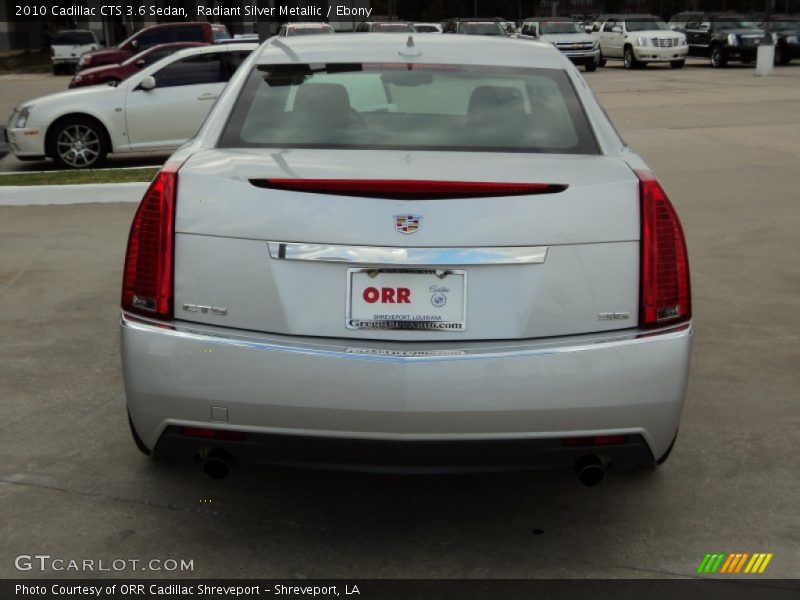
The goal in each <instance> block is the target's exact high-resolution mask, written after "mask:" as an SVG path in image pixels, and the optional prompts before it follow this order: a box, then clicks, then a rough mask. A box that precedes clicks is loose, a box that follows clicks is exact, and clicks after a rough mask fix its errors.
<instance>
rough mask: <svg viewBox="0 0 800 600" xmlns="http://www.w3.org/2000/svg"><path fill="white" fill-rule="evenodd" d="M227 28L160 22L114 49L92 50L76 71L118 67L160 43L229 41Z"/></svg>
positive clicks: (83, 58)
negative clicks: (114, 65)
mask: <svg viewBox="0 0 800 600" xmlns="http://www.w3.org/2000/svg"><path fill="white" fill-rule="evenodd" d="M230 37H231V34H230V33H228V28H227V27H225V25H221V24H219V23H207V22H204V21H196V22H191V23H162V24H160V25H151V26H150V27H145V28H144V29H140V30H139V31H137V32H136V33H134V34H133V35H132V36H131V37H129V38H128V39H127V40H125V41H124V42H120V43H119V44H118V45H117V46H116V47H114V48H105V49H103V50H92V51H91V52H86V53H85V54H83V55H82V56H81V59H80V62H78V70H79V71H81V70H83V69H88V68H89V67H99V66H100V65H109V64H119V63H121V62H122V61H124V60H127V59H128V58H130V57H131V56H133V55H134V54H137V53H139V52H141V51H142V50H147V49H148V48H152V47H153V46H158V45H161V44H171V43H173V42H194V43H197V44H213V43H214V42H215V41H216V40H222V39H228V38H230Z"/></svg>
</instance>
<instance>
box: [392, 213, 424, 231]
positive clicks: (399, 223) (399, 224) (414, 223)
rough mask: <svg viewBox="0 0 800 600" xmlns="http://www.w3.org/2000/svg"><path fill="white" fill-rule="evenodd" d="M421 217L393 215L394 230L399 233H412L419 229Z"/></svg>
mask: <svg viewBox="0 0 800 600" xmlns="http://www.w3.org/2000/svg"><path fill="white" fill-rule="evenodd" d="M421 220H422V215H395V216H394V228H395V229H396V230H397V231H399V232H400V233H414V232H415V231H417V230H418V229H419V222H420V221H421Z"/></svg>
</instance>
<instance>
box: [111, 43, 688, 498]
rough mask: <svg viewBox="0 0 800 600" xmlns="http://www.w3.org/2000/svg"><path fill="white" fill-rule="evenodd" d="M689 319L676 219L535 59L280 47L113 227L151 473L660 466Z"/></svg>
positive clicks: (576, 95) (578, 101)
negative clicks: (126, 234)
mask: <svg viewBox="0 0 800 600" xmlns="http://www.w3.org/2000/svg"><path fill="white" fill-rule="evenodd" d="M690 303H691V299H690V290H689V266H688V261H687V253H686V246H685V242H684V237H683V233H682V230H681V225H680V222H679V220H678V217H677V215H676V213H675V210H674V209H673V207H672V205H671V204H670V201H669V200H668V198H667V196H666V194H665V192H664V190H663V188H662V187H661V185H660V184H659V183H658V180H657V179H656V178H655V177H654V175H653V174H652V173H651V172H650V171H649V170H648V168H647V166H646V165H645V164H644V162H643V161H642V159H641V158H639V157H638V156H637V155H636V154H634V153H633V152H632V151H631V150H630V149H629V148H627V147H626V146H625V145H624V143H623V142H622V141H621V140H620V138H619V137H618V135H617V134H616V133H615V131H614V128H613V127H612V125H611V123H610V122H609V121H608V120H607V118H606V116H605V114H604V113H603V111H602V109H601V108H600V107H599V106H598V104H597V103H596V101H595V99H594V96H593V94H592V92H591V90H590V89H589V87H588V86H587V84H586V82H585V81H584V80H583V79H582V77H581V76H580V74H579V73H578V72H577V70H576V69H575V67H574V66H573V65H572V64H571V63H570V61H569V60H568V59H567V58H566V57H564V56H563V55H562V54H561V53H559V52H558V51H557V50H556V49H555V48H553V47H552V46H551V45H550V44H544V43H540V42H531V43H528V44H520V43H519V42H517V41H516V40H510V39H504V38H498V39H486V40H483V41H482V42H481V43H480V44H475V43H474V41H473V40H472V39H471V38H469V37H466V36H445V35H443V36H430V35H419V36H418V35H413V36H409V35H408V34H405V35H393V34H381V35H368V34H366V35H365V34H360V35H359V34H355V35H336V36H330V37H325V38H324V39H322V38H321V37H319V36H309V37H298V38H273V39H272V40H270V41H267V42H266V43H265V44H264V45H262V46H261V47H260V48H259V49H258V50H257V51H255V52H254V53H253V54H252V55H251V57H250V58H249V59H248V60H247V61H246V62H245V63H244V64H243V65H242V67H241V68H240V70H239V71H238V72H237V73H236V75H235V76H234V77H233V79H232V80H231V82H230V84H229V85H228V87H227V89H226V90H225V92H224V93H223V94H222V96H221V97H220V99H219V101H218V102H217V105H216V106H215V108H214V109H213V111H212V112H211V114H210V115H209V118H208V120H207V121H206V123H205V125H204V126H203V128H202V129H201V131H200V132H199V133H198V134H197V136H196V137H195V138H194V139H193V141H192V142H190V143H189V144H187V145H186V146H184V147H183V148H181V149H180V150H179V151H178V152H177V153H176V154H174V155H173V156H172V158H171V159H170V160H169V161H168V163H167V164H166V166H165V167H164V168H163V170H162V171H161V172H160V173H159V174H158V175H157V176H156V178H155V179H154V181H153V182H152V184H151V186H150V188H149V190H148V191H147V193H146V195H145V196H144V198H143V200H142V203H141V205H140V207H139V210H138V212H137V213H136V216H135V218H134V222H133V225H132V228H131V234H130V239H129V242H128V250H127V258H126V263H125V275H124V283H123V291H122V324H121V344H122V360H123V367H124V377H125V390H126V395H127V405H128V411H129V415H130V422H131V429H132V432H133V435H134V439H135V440H136V441H137V444H138V445H139V447H140V449H141V450H143V451H144V452H145V453H149V454H151V455H154V456H156V457H163V458H173V459H186V460H191V459H193V458H196V459H199V460H201V461H202V462H203V465H204V468H205V470H206V471H207V472H208V473H209V474H211V475H213V476H224V475H225V474H226V473H227V471H228V468H229V464H230V462H231V461H232V460H243V461H245V460H255V461H263V462H268V463H296V464H307V465H314V466H333V465H336V466H339V467H341V466H342V465H345V466H349V467H358V468H364V467H367V468H390V469H411V470H424V469H429V468H437V469H439V468H446V469H457V470H458V469H465V470H470V469H483V468H496V467H500V466H502V467H514V468H517V467H558V466H570V467H571V466H576V467H577V468H578V470H579V474H580V479H581V480H582V481H583V482H584V483H587V484H593V483H598V482H599V481H600V480H602V478H603V477H604V476H605V472H606V469H607V468H609V467H611V466H613V467H615V468H630V467H648V468H650V467H653V466H654V465H655V464H656V463H658V462H661V461H663V460H664V459H665V458H666V456H667V455H668V453H669V451H670V449H671V447H672V444H673V441H674V439H675V436H676V433H677V429H678V423H679V420H680V415H681V410H682V406H683V401H684V393H685V389H686V382H687V376H688V369H689V354H690V338H691V321H690V319H691V306H690Z"/></svg>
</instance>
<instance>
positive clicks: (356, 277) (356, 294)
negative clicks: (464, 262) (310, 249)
mask: <svg viewBox="0 0 800 600" xmlns="http://www.w3.org/2000/svg"><path fill="white" fill-rule="evenodd" d="M346 325H347V328H348V329H411V330H429V331H464V330H465V329H466V328H467V272H466V271H461V270H453V269H370V268H365V269H348V270H347V319H346Z"/></svg>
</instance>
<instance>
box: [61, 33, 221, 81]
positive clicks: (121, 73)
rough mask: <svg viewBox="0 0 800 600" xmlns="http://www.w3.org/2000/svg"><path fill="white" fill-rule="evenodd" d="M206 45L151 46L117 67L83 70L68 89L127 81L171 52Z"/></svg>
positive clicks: (190, 43) (180, 43)
mask: <svg viewBox="0 0 800 600" xmlns="http://www.w3.org/2000/svg"><path fill="white" fill-rule="evenodd" d="M207 45H208V44H196V43H193V42H177V43H174V44H161V45H160V46H153V47H152V48H148V49H147V50H144V51H142V52H139V54H134V55H133V56H131V57H130V58H129V59H128V60H126V61H124V62H122V63H120V64H118V65H103V66H101V67H92V68H91V69H84V70H82V71H80V72H79V73H77V74H76V75H75V76H74V77H73V78H72V81H70V82H69V87H71V88H76V87H83V86H86V85H98V84H100V83H110V82H112V81H116V82H119V81H122V80H123V79H127V78H128V77H130V76H131V75H133V74H134V73H136V72H137V71H138V70H139V69H142V68H144V67H147V66H150V65H152V64H153V63H154V62H156V61H159V60H161V59H162V58H164V57H165V56H169V55H170V54H172V53H173V52H177V51H178V50H183V49H184V48H191V47H192V46H207Z"/></svg>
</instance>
